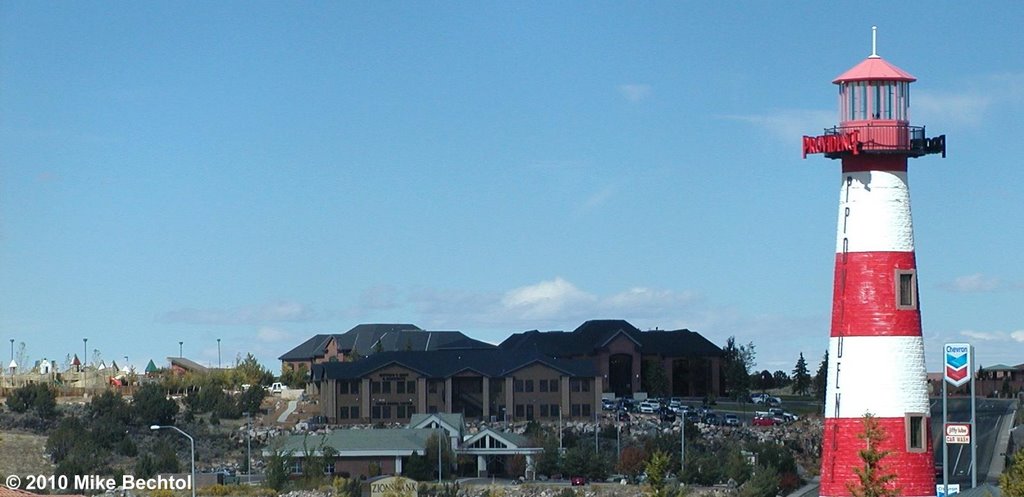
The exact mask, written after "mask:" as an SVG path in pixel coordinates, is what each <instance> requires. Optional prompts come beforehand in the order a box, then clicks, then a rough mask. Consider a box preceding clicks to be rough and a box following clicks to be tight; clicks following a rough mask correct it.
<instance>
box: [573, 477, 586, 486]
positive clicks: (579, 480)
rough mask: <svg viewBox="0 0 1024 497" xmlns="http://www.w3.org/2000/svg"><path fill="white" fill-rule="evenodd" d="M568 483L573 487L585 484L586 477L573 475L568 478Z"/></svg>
mask: <svg viewBox="0 0 1024 497" xmlns="http://www.w3.org/2000/svg"><path fill="white" fill-rule="evenodd" d="M569 483H571V484H572V486H574V487H579V486H582V485H586V484H587V479H586V478H584V477H582V476H574V477H572V478H569Z"/></svg>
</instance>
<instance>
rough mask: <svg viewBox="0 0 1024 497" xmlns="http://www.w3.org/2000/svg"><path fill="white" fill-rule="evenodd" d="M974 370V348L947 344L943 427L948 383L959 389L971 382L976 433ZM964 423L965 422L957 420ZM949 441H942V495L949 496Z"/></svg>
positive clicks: (975, 448)
mask: <svg viewBox="0 0 1024 497" xmlns="http://www.w3.org/2000/svg"><path fill="white" fill-rule="evenodd" d="M973 368H974V347H973V346H972V345H971V344H969V343H947V344H945V345H944V346H943V347H942V370H943V372H942V375H943V377H944V378H945V382H943V384H942V422H943V426H945V425H946V424H948V423H949V413H948V410H947V404H946V402H947V401H946V390H947V387H946V383H949V384H950V385H953V387H959V386H961V385H963V384H964V383H967V382H968V381H970V382H971V419H970V431H971V433H974V432H975V428H976V426H975V413H976V405H975V397H974V375H973V374H972V373H971V370H972V369H973ZM957 421H963V420H957ZM947 443H948V442H947V441H946V440H943V441H942V489H943V491H942V493H943V494H945V495H949V448H948V447H947ZM970 444H971V488H975V487H977V486H978V472H977V470H976V469H975V465H974V461H977V460H978V458H977V457H978V452H977V451H978V446H977V443H976V442H975V440H974V438H973V437H972V438H971V441H970Z"/></svg>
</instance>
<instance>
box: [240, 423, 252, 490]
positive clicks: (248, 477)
mask: <svg viewBox="0 0 1024 497" xmlns="http://www.w3.org/2000/svg"><path fill="white" fill-rule="evenodd" d="M242 414H244V415H245V420H246V421H245V482H246V483H252V413H251V412H249V411H245V412H243V413H242Z"/></svg>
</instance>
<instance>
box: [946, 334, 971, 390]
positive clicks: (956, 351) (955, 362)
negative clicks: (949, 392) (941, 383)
mask: <svg viewBox="0 0 1024 497" xmlns="http://www.w3.org/2000/svg"><path fill="white" fill-rule="evenodd" d="M972 355H973V354H972V353H971V344H969V343H947V344H946V345H945V347H944V348H943V354H942V357H943V369H944V370H945V372H944V376H945V378H946V382H947V383H949V384H950V385H953V386H954V387H958V386H960V385H963V384H964V383H967V381H968V380H970V379H971V356H972Z"/></svg>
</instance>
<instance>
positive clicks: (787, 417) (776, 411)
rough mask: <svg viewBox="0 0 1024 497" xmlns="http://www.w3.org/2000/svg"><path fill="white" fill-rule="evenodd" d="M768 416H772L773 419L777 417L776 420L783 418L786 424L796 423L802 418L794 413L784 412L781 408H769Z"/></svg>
mask: <svg viewBox="0 0 1024 497" xmlns="http://www.w3.org/2000/svg"><path fill="white" fill-rule="evenodd" d="M768 414H771V415H772V416H773V417H776V418H781V419H782V420H783V421H784V422H786V423H792V422H793V421H796V420H798V419H800V417H799V416H797V415H796V414H793V413H791V412H788V411H784V410H782V409H781V408H778V407H770V408H768Z"/></svg>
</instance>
